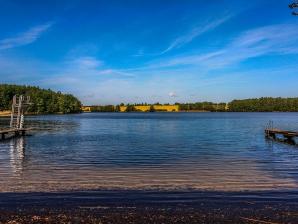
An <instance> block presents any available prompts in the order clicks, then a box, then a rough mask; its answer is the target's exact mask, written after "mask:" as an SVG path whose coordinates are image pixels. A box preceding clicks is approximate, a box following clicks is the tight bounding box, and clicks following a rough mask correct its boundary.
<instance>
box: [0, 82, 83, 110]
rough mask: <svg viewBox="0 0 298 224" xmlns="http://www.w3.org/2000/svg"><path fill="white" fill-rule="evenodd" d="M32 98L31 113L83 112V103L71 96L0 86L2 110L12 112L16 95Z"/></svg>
mask: <svg viewBox="0 0 298 224" xmlns="http://www.w3.org/2000/svg"><path fill="white" fill-rule="evenodd" d="M21 94H22V95H26V96H30V98H31V102H32V105H30V106H29V108H28V112H29V113H36V114H53V113H63V114H66V113H78V112H81V106H82V104H81V102H80V101H79V100H78V99H77V98H76V97H74V96H73V95H71V94H62V93H61V92H54V91H52V90H50V89H48V90H45V89H40V88H39V87H33V86H20V85H7V84H0V110H10V109H11V102H12V98H13V96H14V95H21Z"/></svg>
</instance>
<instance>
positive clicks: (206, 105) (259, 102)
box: [91, 97, 298, 112]
mask: <svg viewBox="0 0 298 224" xmlns="http://www.w3.org/2000/svg"><path fill="white" fill-rule="evenodd" d="M145 105H150V104H147V103H141V104H126V105H124V104H123V103H122V104H120V105H115V106H114V105H106V106H91V111H92V112H119V111H120V107H121V106H126V107H127V108H126V112H131V111H137V110H135V109H134V106H145ZM154 105H160V104H159V103H155V104H154ZM163 105H169V104H163ZM175 105H178V106H179V111H211V112H225V111H227V112H273V111H278V112H298V98H280V97H278V98H272V97H262V98H258V99H244V100H233V101H231V102H230V103H213V102H197V103H175ZM150 111H151V112H153V111H154V109H153V108H152V109H151V108H150Z"/></svg>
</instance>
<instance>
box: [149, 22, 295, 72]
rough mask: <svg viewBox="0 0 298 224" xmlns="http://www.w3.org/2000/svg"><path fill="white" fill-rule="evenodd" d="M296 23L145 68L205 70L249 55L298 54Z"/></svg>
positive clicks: (247, 34) (250, 33) (252, 32)
mask: <svg viewBox="0 0 298 224" xmlns="http://www.w3.org/2000/svg"><path fill="white" fill-rule="evenodd" d="M297 41H298V29H297V26H296V24H278V25H271V26H266V27H259V28H255V29H251V30H248V31H245V32H243V33H241V34H240V35H238V36H237V37H235V38H233V39H232V40H231V41H230V43H229V44H227V45H226V46H225V47H222V48H219V49H218V50H215V51H211V52H207V53H205V54H197V55H187V56H175V57H171V58H168V59H162V60H159V61H153V62H150V63H149V64H148V67H146V68H147V69H148V68H151V69H158V68H159V69H160V68H169V67H177V66H200V67H205V68H208V69H214V68H223V67H225V66H231V65H237V64H238V63H240V62H242V61H245V60H247V59H250V58H256V57H260V56H264V55H285V54H298V46H297Z"/></svg>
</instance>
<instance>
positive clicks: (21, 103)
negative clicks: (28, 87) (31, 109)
mask: <svg viewBox="0 0 298 224" xmlns="http://www.w3.org/2000/svg"><path fill="white" fill-rule="evenodd" d="M29 105H30V97H29V96H23V95H20V96H17V95H15V96H13V100H12V105H11V116H10V128H13V129H22V128H23V127H24V111H25V109H26V108H27V106H29Z"/></svg>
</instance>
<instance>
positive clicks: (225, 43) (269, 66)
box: [0, 0, 298, 104]
mask: <svg viewBox="0 0 298 224" xmlns="http://www.w3.org/2000/svg"><path fill="white" fill-rule="evenodd" d="M289 3H290V1H287V0H275V1H274V0H273V1H270V4H269V1H268V0H263V1H262V0H251V1H239V0H214V1H203V0H201V1H200V0H195V1H191V0H186V1H180V0H177V1H174V0H171V1H170V0H159V1H158V0H150V1H141V0H134V1H132V0H125V1H124V0H123V1H120V0H119V1H112V0H109V1H95V0H89V1H79V0H69V1H62V0H59V1H58V0H51V1H37V0H35V1H30V0H27V1H21V0H19V1H15V0H0V82H1V83H16V84H26V85H38V86H40V87H42V88H51V89H53V90H61V91H63V92H66V93H72V94H74V95H76V96H77V97H79V98H80V100H81V101H82V102H83V103H84V104H115V103H120V102H124V103H132V102H136V103H140V102H148V103H154V102H162V103H166V102H169V103H174V102H197V101H205V100H208V101H215V102H220V101H224V102H226V101H230V100H232V99H241V98H251V97H261V96H282V97H297V96H298V88H297V84H298V74H297V71H298V57H297V56H298V17H295V16H292V15H291V10H290V9H289V8H288V4H289Z"/></svg>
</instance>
